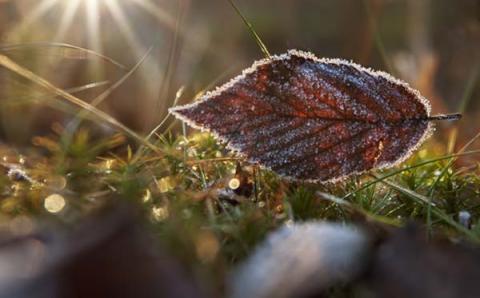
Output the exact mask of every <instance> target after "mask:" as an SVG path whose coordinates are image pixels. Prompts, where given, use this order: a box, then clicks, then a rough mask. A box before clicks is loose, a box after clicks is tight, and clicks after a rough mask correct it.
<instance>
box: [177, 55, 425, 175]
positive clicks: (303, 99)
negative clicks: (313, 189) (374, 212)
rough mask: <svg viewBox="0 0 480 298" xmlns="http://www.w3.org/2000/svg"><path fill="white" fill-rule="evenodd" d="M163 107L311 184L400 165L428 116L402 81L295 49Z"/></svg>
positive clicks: (248, 155)
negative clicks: (200, 94) (191, 97)
mask: <svg viewBox="0 0 480 298" xmlns="http://www.w3.org/2000/svg"><path fill="white" fill-rule="evenodd" d="M170 112H171V113H172V114H174V115H175V116H176V117H177V118H180V119H181V120H183V121H185V122H186V123H187V124H189V125H191V126H193V127H195V128H199V129H201V130H205V131H209V132H211V133H213V134H214V135H215V136H216V137H217V138H219V139H220V140H221V141H224V142H226V143H227V145H228V147H229V148H230V149H232V150H234V151H237V152H239V153H240V154H242V155H243V156H245V157H246V158H247V159H248V160H249V161H250V162H253V163H259V164H260V165H262V166H264V167H266V168H268V169H271V170H273V171H275V172H277V173H278V174H280V175H282V176H285V177H288V178H290V179H295V180H304V181H312V182H316V181H320V182H324V181H335V180H339V179H343V178H345V177H347V176H349V175H352V174H359V173H363V172H365V171H368V170H371V169H373V168H385V167H390V166H393V165H395V164H398V163H400V162H401V161H403V160H405V159H406V158H407V157H408V156H409V155H410V154H411V152H412V151H413V150H414V149H416V148H417V147H418V146H419V145H420V144H421V143H422V142H423V141H424V140H425V139H426V138H427V137H428V136H429V135H430V133H431V131H432V124H431V121H430V120H432V119H433V118H430V117H429V114H430V105H429V103H428V101H427V100H426V99H425V98H424V97H422V96H421V95H420V94H419V93H418V91H416V90H413V89H412V88H410V87H409V86H408V85H407V84H406V83H405V82H402V81H399V80H397V79H395V78H393V77H391V76H390V75H389V74H387V73H384V72H378V71H373V70H370V69H367V68H364V67H362V66H360V65H357V64H353V63H351V62H348V61H344V60H340V59H319V58H316V57H315V56H314V55H313V54H310V53H306V52H300V51H296V50H291V51H289V52H288V53H286V54H283V55H279V56H272V57H271V58H269V59H264V60H261V61H258V62H255V63H254V64H253V66H252V67H250V68H248V69H246V70H244V72H243V73H242V74H241V75H239V76H237V77H236V78H234V79H232V80H231V81H230V82H228V83H226V84H225V85H223V86H221V87H219V88H217V89H216V90H215V91H212V92H209V93H207V94H205V95H204V96H203V97H202V98H201V100H200V101H198V102H195V103H192V104H189V105H185V106H180V107H174V108H172V109H170Z"/></svg>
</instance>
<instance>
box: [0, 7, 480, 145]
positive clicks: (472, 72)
mask: <svg viewBox="0 0 480 298" xmlns="http://www.w3.org/2000/svg"><path fill="white" fill-rule="evenodd" d="M236 3H237V5H238V7H239V8H240V10H241V11H242V12H243V14H244V15H245V16H246V17H247V18H248V19H249V20H250V21H251V23H252V25H253V26H254V28H255V30H256V31H257V32H258V34H259V35H260V36H261V37H262V39H263V41H264V42H265V44H266V45H267V47H268V48H269V50H270V52H272V53H282V52H285V51H286V50H288V49H291V48H297V49H302V50H308V51H311V52H313V53H315V54H316V55H317V56H319V57H340V58H344V59H348V60H353V61H355V62H357V63H360V64H362V65H365V66H369V67H372V68H374V69H380V70H385V71H388V72H390V73H392V74H394V75H395V76H397V77H400V78H402V79H404V80H406V81H407V82H409V83H410V84H411V85H412V86H414V87H415V88H418V89H419V90H420V91H421V93H422V94H423V95H424V96H425V97H427V98H429V99H430V100H431V102H432V105H433V113H447V112H457V111H461V110H462V109H465V111H466V115H465V117H464V119H463V120H462V122H461V126H462V129H461V130H460V132H461V133H460V138H461V139H462V138H463V139H465V138H468V137H471V136H472V135H473V134H475V133H476V132H477V130H478V127H479V125H478V117H480V103H479V97H480V84H479V80H478V74H479V66H480V65H479V61H480V1H478V0H456V1H451V0H363V1H359V0H321V1H318V0H316V1H314V0H301V1H293V0H264V1H254V0H237V2H236ZM57 43H68V44H71V45H74V46H79V47H84V48H88V49H90V50H92V51H94V52H95V53H97V54H102V55H105V56H106V57H108V59H107V58H105V57H99V56H98V55H96V54H87V53H86V52H84V51H79V50H75V49H71V48H65V47H58V46H54V45H58V44H57ZM149 48H151V51H150V52H149V54H148V56H147V58H146V60H145V61H144V62H143V63H142V64H141V66H140V67H139V69H138V70H136V71H135V73H134V74H133V75H132V76H131V77H129V78H128V80H126V81H125V82H124V83H123V84H121V85H120V86H119V87H118V88H117V89H116V90H115V91H114V92H113V93H112V94H111V95H110V96H109V97H108V98H107V99H106V100H105V101H103V102H102V103H101V104H100V106H99V107H100V108H101V109H102V110H104V111H106V112H107V113H109V114H111V115H112V116H114V117H115V118H116V119H118V120H119V121H121V122H122V123H125V124H126V125H127V126H129V127H131V128H133V129H134V130H136V131H139V132H141V133H144V134H146V133H148V132H149V131H150V130H151V129H152V128H153V127H155V126H156V125H157V124H158V123H159V122H160V121H161V120H162V119H163V118H164V117H165V115H166V113H167V112H166V110H167V108H168V107H170V106H171V105H172V104H173V102H174V100H175V97H176V95H177V94H180V93H179V92H178V91H179V90H180V89H182V90H183V93H181V97H180V98H179V102H180V103H185V102H188V101H191V100H192V99H193V98H194V97H195V96H196V95H197V94H199V93H200V92H202V91H204V90H208V89H211V88H213V87H215V86H216V85H218V84H221V83H223V82H225V81H226V80H228V79H229V78H231V77H233V76H235V75H236V74H238V73H239V72H240V71H241V70H242V69H243V68H245V67H248V66H249V65H250V64H251V63H252V62H253V61H254V60H257V59H260V58H262V53H261V51H260V50H259V48H258V46H257V45H256V43H255V41H254V40H253V39H252V38H251V36H250V33H249V32H248V30H247V28H246V26H245V25H244V24H243V22H242V20H241V18H240V17H239V16H238V15H237V14H236V13H235V11H234V10H233V8H232V7H231V5H230V4H229V3H228V1H226V0H209V1H193V0H177V1H173V0H14V1H13V0H0V53H1V54H4V55H6V56H8V57H10V58H11V59H12V60H14V61H15V62H16V63H18V64H20V65H21V66H24V67H26V68H27V69H29V70H31V71H33V72H34V73H36V74H38V75H40V76H42V77H44V78H46V79H48V80H49V81H51V82H52V83H54V84H55V85H56V86H58V87H60V88H62V89H65V90H67V91H70V92H72V93H73V92H75V95H76V96H78V97H79V98H81V99H83V100H85V101H87V102H90V101H92V100H93V99H94V98H95V97H96V96H97V95H98V94H101V93H102V92H103V91H104V90H106V89H108V88H109V87H110V86H111V85H112V84H114V83H115V82H116V81H118V80H119V79H120V78H121V77H122V76H124V75H125V74H126V73H127V72H128V70H130V69H131V68H132V67H133V66H134V65H135V64H136V63H137V62H138V61H139V60H140V59H141V58H142V57H143V56H144V55H145V54H146V53H147V51H148V49H149ZM110 59H111V60H114V61H115V62H113V61H111V60H110ZM89 84H90V85H89ZM92 84H93V85H92ZM462 103H463V104H462ZM462 106H463V107H462ZM77 112H78V109H77V108H76V107H74V106H71V105H69V104H67V103H65V102H64V101H63V100H62V99H55V98H53V97H52V96H51V95H49V94H47V93H45V92H44V91H42V90H40V89H38V88H37V87H36V86H34V85H33V84H32V83H29V82H27V81H25V80H22V79H20V78H19V77H18V76H17V75H14V74H12V73H10V72H9V71H7V70H5V69H3V68H0V137H1V139H2V140H3V141H5V142H8V143H16V144H20V145H27V144H30V143H31V140H32V137H33V136H35V135H42V134H46V133H49V132H50V131H51V127H52V124H54V123H57V124H58V123H60V124H61V125H65V122H66V121H67V120H68V119H71V117H72V116H73V115H74V114H75V113H77ZM442 125H443V124H442ZM446 125H448V124H446ZM97 127H98V125H97ZM103 132H105V133H109V130H108V129H104V130H103Z"/></svg>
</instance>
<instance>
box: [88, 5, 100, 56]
mask: <svg viewBox="0 0 480 298" xmlns="http://www.w3.org/2000/svg"><path fill="white" fill-rule="evenodd" d="M98 6H99V4H98V2H97V0H86V2H85V10H86V15H87V34H88V40H87V42H88V45H89V47H90V48H91V49H93V50H94V51H95V52H97V53H102V52H103V48H102V42H101V32H100V25H99V22H100V14H99V7H98Z"/></svg>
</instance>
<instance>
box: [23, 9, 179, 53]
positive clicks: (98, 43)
mask: <svg viewBox="0 0 480 298" xmlns="http://www.w3.org/2000/svg"><path fill="white" fill-rule="evenodd" d="M132 6H136V7H139V8H140V9H141V10H143V11H145V12H146V13H148V14H150V15H151V16H153V17H154V18H155V19H157V21H158V22H159V23H160V24H162V25H164V26H166V27H167V28H172V29H173V28H174V27H175V20H174V18H173V17H171V16H170V15H169V14H167V13H166V12H165V11H164V10H163V9H162V8H161V7H159V6H158V5H157V4H156V3H154V2H152V0H41V1H39V2H38V3H36V4H35V5H34V7H33V8H32V9H31V10H30V13H29V14H27V15H26V16H25V18H24V19H23V21H22V23H21V24H20V26H18V28H19V30H25V29H28V28H29V27H31V26H35V24H36V23H37V22H38V21H39V20H40V19H42V18H44V17H45V16H46V15H47V14H48V13H50V12H51V11H53V10H57V11H60V15H59V18H58V21H57V24H54V25H55V26H56V27H57V29H56V31H55V33H54V35H53V41H55V42H63V41H64V40H65V37H66V36H67V35H68V34H69V32H70V29H71V27H72V24H73V23H74V20H75V19H76V18H78V17H80V18H81V19H83V20H84V27H85V34H86V36H87V40H86V42H87V45H88V47H89V48H90V49H92V50H94V51H96V52H98V53H102V51H103V47H102V34H101V32H102V30H101V24H102V22H103V21H104V18H110V19H112V20H113V22H114V23H115V25H116V27H118V31H119V32H120V33H121V34H122V36H123V38H124V39H125V40H126V42H127V44H128V46H129V48H130V49H131V51H132V52H133V54H134V55H135V56H136V57H140V56H142V55H143V54H144V53H145V50H146V49H145V48H143V47H142V45H141V43H140V42H139V41H138V39H137V33H136V32H135V30H134V29H133V27H132V25H131V24H130V23H129V20H128V18H127V16H126V13H125V11H126V10H127V9H129V8H130V7H132ZM79 14H81V16H79Z"/></svg>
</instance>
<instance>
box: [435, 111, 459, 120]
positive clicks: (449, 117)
mask: <svg viewBox="0 0 480 298" xmlns="http://www.w3.org/2000/svg"><path fill="white" fill-rule="evenodd" d="M461 118H462V114H460V113H454V114H440V115H433V116H430V117H427V120H429V121H441V120H447V121H455V120H460V119H461Z"/></svg>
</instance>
